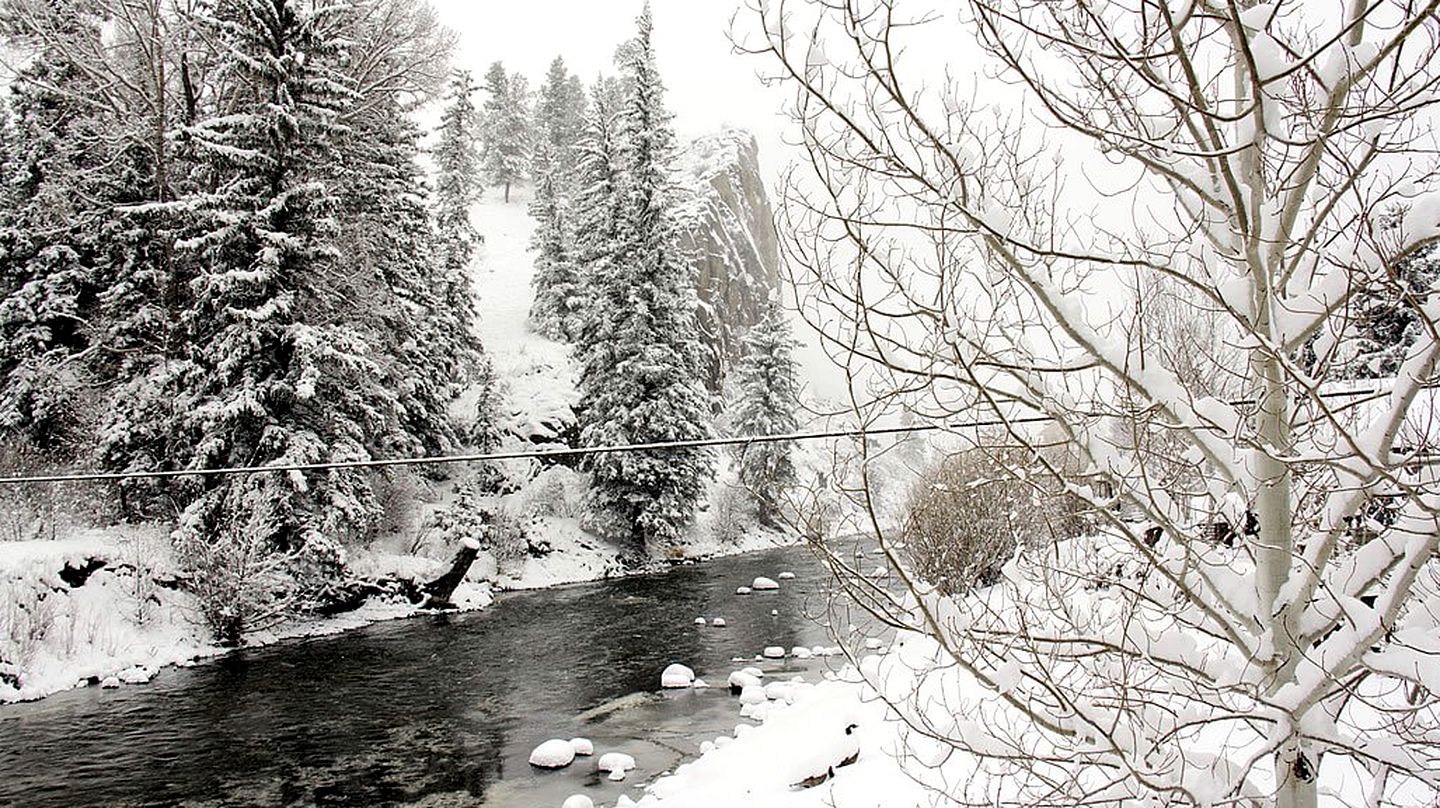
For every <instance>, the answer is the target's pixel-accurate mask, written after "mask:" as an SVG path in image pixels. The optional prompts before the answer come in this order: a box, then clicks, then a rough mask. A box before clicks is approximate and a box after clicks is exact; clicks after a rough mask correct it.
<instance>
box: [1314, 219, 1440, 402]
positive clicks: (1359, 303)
mask: <svg viewBox="0 0 1440 808" xmlns="http://www.w3.org/2000/svg"><path fill="white" fill-rule="evenodd" d="M1437 280H1440V247H1431V248H1429V249H1427V250H1422V251H1421V252H1419V253H1418V254H1416V255H1414V256H1411V257H1409V258H1406V259H1405V260H1404V261H1402V262H1400V264H1399V265H1398V266H1396V267H1395V268H1394V269H1393V270H1390V271H1387V272H1386V273H1385V274H1384V275H1383V276H1382V277H1380V278H1377V279H1374V280H1372V281H1371V282H1369V283H1366V284H1365V286H1364V290H1363V291H1361V292H1359V293H1358V294H1356V296H1355V301H1354V304H1353V305H1352V307H1351V315H1350V317H1349V318H1348V319H1347V322H1346V323H1345V326H1346V333H1344V334H1343V335H1341V338H1340V339H1339V340H1336V341H1334V343H1333V344H1334V345H1335V347H1336V350H1337V353H1338V354H1339V356H1338V357H1337V358H1339V359H1341V360H1342V361H1341V362H1340V363H1339V368H1338V370H1339V375H1342V376H1344V377H1347V378H1352V379H1376V378H1388V377H1391V376H1394V375H1395V373H1396V372H1397V371H1398V370H1399V369H1400V365H1401V363H1402V362H1404V360H1405V356H1406V354H1407V352H1408V351H1409V350H1410V346H1412V345H1414V344H1415V341H1416V340H1417V339H1419V337H1420V332H1421V330H1422V329H1423V328H1424V321H1423V320H1422V318H1421V317H1420V316H1419V315H1418V314H1417V311H1419V309H1420V306H1421V305H1422V302H1423V301H1424V300H1425V298H1426V295H1427V294H1428V290H1429V289H1430V288H1431V287H1432V286H1433V285H1434V284H1435V282H1436V281H1437Z"/></svg>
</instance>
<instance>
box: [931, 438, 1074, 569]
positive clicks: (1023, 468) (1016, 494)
mask: <svg viewBox="0 0 1440 808" xmlns="http://www.w3.org/2000/svg"><path fill="white" fill-rule="evenodd" d="M1030 459H1031V455H1029V453H1027V452H1023V451H1018V450H1004V449H999V450H985V449H969V450H966V451H962V452H958V453H955V454H952V455H950V456H949V457H948V458H946V459H945V460H943V461H942V462H941V463H940V464H939V465H937V466H934V467H932V468H931V469H930V470H929V471H928V472H927V473H926V474H925V475H924V476H923V477H922V478H921V479H920V480H919V481H918V482H916V484H915V486H914V487H913V489H912V490H911V492H910V498H909V500H908V502H907V504H906V514H905V519H904V523H903V524H904V543H905V548H906V552H907V554H908V555H909V558H910V561H911V563H912V564H914V565H915V571H916V573H917V574H918V575H919V576H920V577H921V578H922V579H924V580H925V581H928V582H929V583H932V584H935V585H936V586H937V587H939V588H940V591H942V592H945V593H947V594H950V593H958V592H964V591H966V590H968V589H969V588H970V587H972V586H988V585H990V584H993V583H995V581H997V580H999V577H1000V569H1001V567H1003V566H1004V565H1005V562H1007V561H1009V560H1010V558H1011V557H1012V556H1014V555H1015V551H1016V549H1017V548H1019V547H1022V546H1037V545H1040V544H1043V543H1045V542H1047V541H1049V540H1050V539H1051V538H1052V537H1054V536H1056V535H1060V534H1062V532H1063V530H1064V529H1065V527H1066V524H1067V519H1066V505H1065V501H1066V498H1065V497H1064V496H1063V495H1056V494H1055V493H1054V492H1052V491H1047V490H1045V488H1044V487H1043V486H1042V485H1041V484H1040V483H1039V482H1038V481H1037V480H1036V479H1034V478H1033V477H1031V476H1030V475H1028V474H1027V468H1028V467H1029V466H1031V465H1032V464H1031V463H1030Z"/></svg>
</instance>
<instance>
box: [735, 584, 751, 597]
mask: <svg viewBox="0 0 1440 808" xmlns="http://www.w3.org/2000/svg"><path fill="white" fill-rule="evenodd" d="M735 594H737V595H748V594H750V587H748V586H739V587H736V588H735Z"/></svg>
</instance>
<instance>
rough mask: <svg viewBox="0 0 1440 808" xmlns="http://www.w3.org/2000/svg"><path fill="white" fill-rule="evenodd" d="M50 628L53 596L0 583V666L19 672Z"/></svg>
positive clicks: (38, 649)
mask: <svg viewBox="0 0 1440 808" xmlns="http://www.w3.org/2000/svg"><path fill="white" fill-rule="evenodd" d="M54 629H55V602H54V598H50V597H47V596H46V593H45V592H44V591H43V590H36V589H34V588H33V587H28V586H24V585H22V584H8V585H5V586H0V665H5V664H9V665H11V666H13V667H14V668H16V669H18V671H20V672H22V673H23V671H25V669H27V668H28V667H29V666H30V665H31V663H32V662H34V660H35V657H36V655H37V654H38V653H39V651H40V648H41V647H42V646H43V645H44V642H45V639H46V638H47V637H49V636H50V635H51V633H52V632H53V631H54Z"/></svg>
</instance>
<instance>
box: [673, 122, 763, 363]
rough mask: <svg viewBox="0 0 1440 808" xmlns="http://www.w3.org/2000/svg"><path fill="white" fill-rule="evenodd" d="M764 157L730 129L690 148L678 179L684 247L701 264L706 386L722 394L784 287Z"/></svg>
mask: <svg viewBox="0 0 1440 808" xmlns="http://www.w3.org/2000/svg"><path fill="white" fill-rule="evenodd" d="M759 151H760V150H759V146H758V144H757V143H756V142H755V136H754V135H752V134H750V133H749V132H746V131H744V130H741V129H731V128H726V129H722V130H720V131H719V132H715V133H713V134H709V135H704V136H702V137H700V138H697V139H696V140H694V141H693V142H691V143H690V145H689V146H688V147H686V149H685V151H684V153H683V154H682V156H681V159H680V171H679V174H680V176H679V177H678V178H677V179H678V180H679V181H680V184H681V185H682V186H683V187H685V188H686V189H687V190H688V191H689V192H690V194H689V199H688V200H687V204H686V207H685V215H684V217H683V221H684V224H685V246H686V247H688V248H689V249H691V250H693V251H694V253H695V256H696V262H697V277H696V284H697V289H698V291H699V295H700V317H699V319H700V327H701V330H702V332H703V333H704V334H705V336H706V339H707V341H708V342H709V343H710V345H711V347H712V349H713V350H712V356H711V363H710V368H709V373H708V379H707V380H708V382H709V384H710V386H711V388H712V389H717V390H718V389H719V385H720V382H721V380H722V379H723V378H724V375H725V372H726V371H727V370H728V369H729V367H730V365H731V364H732V363H733V362H734V361H735V360H736V359H737V358H739V356H740V352H741V350H742V349H743V346H742V344H741V339H742V338H743V337H744V335H745V332H746V331H747V330H749V328H750V326H752V325H754V324H755V323H756V322H757V321H759V319H760V316H761V314H762V312H763V309H764V305H765V304H766V303H767V302H768V301H769V300H770V298H771V296H772V295H773V294H776V293H777V290H778V289H779V285H780V277H779V275H780V245H779V238H778V236H777V234H776V232H775V219H774V212H773V210H772V208H771V207H770V199H769V197H768V196H767V195H766V193H765V185H764V181H763V180H762V178H761V175H760V160H759Z"/></svg>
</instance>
